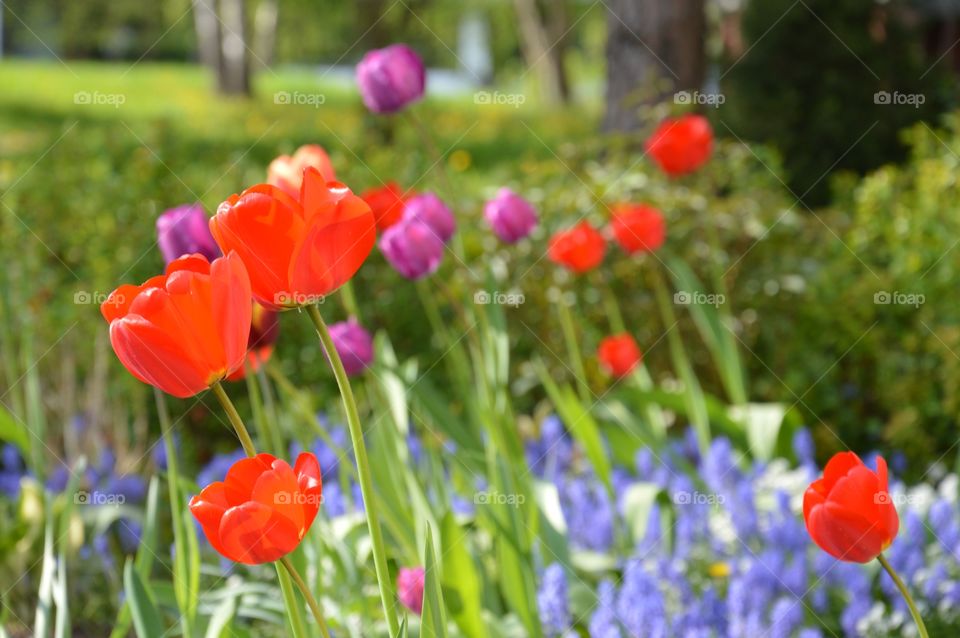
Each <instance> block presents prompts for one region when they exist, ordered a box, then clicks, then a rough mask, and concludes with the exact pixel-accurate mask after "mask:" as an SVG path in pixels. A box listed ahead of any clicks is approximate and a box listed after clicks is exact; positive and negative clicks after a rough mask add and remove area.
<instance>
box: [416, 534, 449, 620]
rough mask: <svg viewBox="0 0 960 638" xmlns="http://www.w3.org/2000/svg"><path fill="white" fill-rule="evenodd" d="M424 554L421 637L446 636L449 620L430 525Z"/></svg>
mask: <svg viewBox="0 0 960 638" xmlns="http://www.w3.org/2000/svg"><path fill="white" fill-rule="evenodd" d="M423 554H424V560H423V566H424V567H423V571H424V583H423V614H422V616H421V617H420V618H421V621H420V638H446V636H447V620H446V613H445V610H444V604H443V592H442V591H441V586H440V570H439V567H438V565H437V555H436V552H435V551H434V548H433V529H432V528H431V527H430V526H429V525H428V526H427V540H426V542H425V543H424V545H423Z"/></svg>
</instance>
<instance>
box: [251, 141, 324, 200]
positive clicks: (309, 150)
mask: <svg viewBox="0 0 960 638" xmlns="http://www.w3.org/2000/svg"><path fill="white" fill-rule="evenodd" d="M310 166H312V167H313V168H315V169H317V170H318V171H320V174H321V175H323V179H325V180H326V181H328V182H332V181H335V180H336V179H337V174H336V173H335V172H334V170H333V162H331V161H330V156H329V155H327V152H326V151H325V150H323V147H322V146H320V145H318V144H306V145H304V146H301V147H300V148H298V149H297V152H296V153H294V154H293V157H290V156H289V155H281V156H280V157H278V158H276V159H275V160H273V161H272V162H270V166H269V167H268V168H267V183H268V184H270V185H271V186H276V187H277V188H279V189H281V190H283V191H284V192H285V193H287V194H288V195H290V196H291V197H299V196H300V186H301V185H302V184H303V171H304V170H305V169H306V168H307V167H310Z"/></svg>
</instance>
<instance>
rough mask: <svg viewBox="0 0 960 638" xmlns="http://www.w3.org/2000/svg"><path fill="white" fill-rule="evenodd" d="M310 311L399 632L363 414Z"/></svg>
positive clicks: (388, 609) (392, 624)
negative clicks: (340, 405) (337, 392)
mask: <svg viewBox="0 0 960 638" xmlns="http://www.w3.org/2000/svg"><path fill="white" fill-rule="evenodd" d="M307 313H308V314H309V315H310V319H312V320H313V325H314V326H315V327H316V329H317V334H318V335H319V336H320V342H321V344H322V345H323V349H324V351H325V352H326V353H327V359H328V360H329V361H330V366H331V367H332V368H333V375H334V376H335V377H336V378H337V385H338V386H339V387H340V396H341V398H342V399H343V408H344V411H345V412H346V413H347V427H348V428H349V429H350V439H351V440H352V442H353V451H354V455H355V456H356V460H357V472H358V474H359V479H360V492H361V494H363V505H364V509H365V510H366V513H367V528H368V529H369V532H370V542H371V544H372V546H373V563H374V566H375V568H376V573H377V584H378V585H379V588H380V602H381V604H382V605H383V612H384V614H385V615H386V619H387V626H388V627H389V630H390V635H391V636H396V635H397V634H398V633H399V632H400V624H399V622H398V621H397V616H396V614H395V613H394V604H393V586H392V584H391V579H390V570H389V569H388V568H387V553H386V551H385V550H384V545H383V530H382V529H381V527H380V519H379V517H378V516H377V507H376V500H375V498H374V496H375V495H374V493H373V475H372V474H371V472H370V460H369V459H368V458H367V446H366V444H365V443H364V442H363V429H362V428H361V427H360V414H359V412H358V411H357V402H356V401H355V400H354V398H353V390H352V389H351V387H350V380H349V379H348V378H347V372H346V370H344V369H343V361H341V360H340V355H339V353H337V348H336V346H335V345H334V343H333V339H332V338H331V337H330V331H329V330H327V324H326V323H324V321H323V317H322V316H320V310H319V309H318V308H317V307H316V306H307Z"/></svg>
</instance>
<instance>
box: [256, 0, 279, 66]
mask: <svg viewBox="0 0 960 638" xmlns="http://www.w3.org/2000/svg"><path fill="white" fill-rule="evenodd" d="M279 13H280V12H279V7H278V6H277V0H261V2H260V4H259V5H258V6H257V13H256V15H255V16H254V19H253V50H254V51H255V52H256V54H257V56H256V58H257V59H256V63H257V65H259V66H262V67H269V66H270V65H272V64H273V55H274V51H275V50H276V45H277V19H278V18H279Z"/></svg>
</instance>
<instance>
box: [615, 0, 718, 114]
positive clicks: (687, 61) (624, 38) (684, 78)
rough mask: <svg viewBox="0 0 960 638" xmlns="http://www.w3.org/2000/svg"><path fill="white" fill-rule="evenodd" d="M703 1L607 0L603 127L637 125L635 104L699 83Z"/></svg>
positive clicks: (703, 63)
mask: <svg viewBox="0 0 960 638" xmlns="http://www.w3.org/2000/svg"><path fill="white" fill-rule="evenodd" d="M705 38H706V16H705V13H704V0H607V96H606V101H607V109H606V117H605V118H604V122H603V127H604V130H607V131H630V130H634V129H636V128H638V127H639V125H640V119H639V117H638V115H639V113H638V110H639V107H640V106H641V105H642V104H644V103H650V102H655V101H659V100H661V99H663V98H664V97H666V96H668V95H672V94H673V93H674V92H676V91H678V90H682V89H698V88H700V86H701V85H702V84H703V79H704V71H705V68H706V57H705V45H704V42H705Z"/></svg>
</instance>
